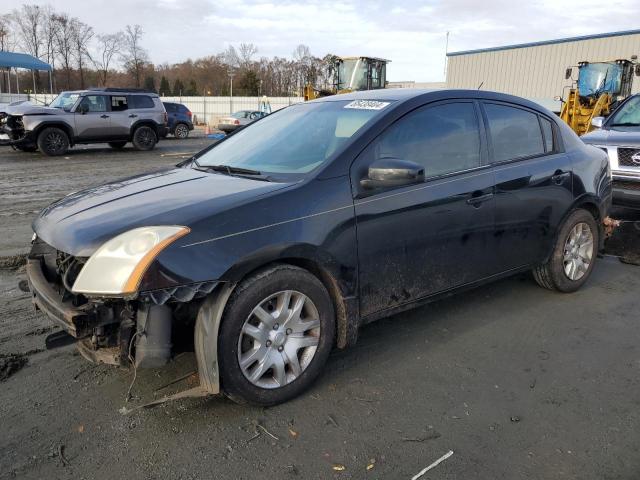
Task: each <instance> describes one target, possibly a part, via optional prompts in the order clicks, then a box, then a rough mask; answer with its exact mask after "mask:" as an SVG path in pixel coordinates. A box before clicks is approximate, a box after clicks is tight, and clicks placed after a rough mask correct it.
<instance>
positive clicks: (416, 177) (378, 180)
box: [360, 158, 424, 190]
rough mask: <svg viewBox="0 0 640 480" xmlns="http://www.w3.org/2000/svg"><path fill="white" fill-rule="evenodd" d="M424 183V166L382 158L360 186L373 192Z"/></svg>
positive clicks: (372, 167) (370, 169)
mask: <svg viewBox="0 0 640 480" xmlns="http://www.w3.org/2000/svg"><path fill="white" fill-rule="evenodd" d="M422 182H424V167H423V166H422V165H418V164H417V163H414V162H409V161H407V160H400V159H398V158H381V159H380V160H376V161H375V162H373V164H371V166H370V167H369V173H368V175H367V177H366V178H363V179H362V180H360V185H361V186H362V187H363V188H365V189H367V190H371V189H373V188H388V187H399V186H403V185H411V184H414V183H422Z"/></svg>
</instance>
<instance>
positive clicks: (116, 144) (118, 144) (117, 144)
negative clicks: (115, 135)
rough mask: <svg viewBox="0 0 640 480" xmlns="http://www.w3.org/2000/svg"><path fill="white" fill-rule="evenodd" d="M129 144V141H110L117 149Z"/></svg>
mask: <svg viewBox="0 0 640 480" xmlns="http://www.w3.org/2000/svg"><path fill="white" fill-rule="evenodd" d="M126 144H127V142H109V146H110V147H111V148H115V149H118V150H119V149H121V148H124V146H125V145H126Z"/></svg>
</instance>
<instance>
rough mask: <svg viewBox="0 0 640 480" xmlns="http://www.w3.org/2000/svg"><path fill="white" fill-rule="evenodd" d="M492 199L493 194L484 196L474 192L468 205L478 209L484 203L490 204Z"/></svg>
mask: <svg viewBox="0 0 640 480" xmlns="http://www.w3.org/2000/svg"><path fill="white" fill-rule="evenodd" d="M492 198H493V193H485V194H482V193H480V192H478V194H476V192H474V193H473V196H472V197H471V198H468V199H467V205H472V206H474V207H476V208H479V207H480V206H481V205H482V204H483V203H484V202H488V201H489V200H491V199H492Z"/></svg>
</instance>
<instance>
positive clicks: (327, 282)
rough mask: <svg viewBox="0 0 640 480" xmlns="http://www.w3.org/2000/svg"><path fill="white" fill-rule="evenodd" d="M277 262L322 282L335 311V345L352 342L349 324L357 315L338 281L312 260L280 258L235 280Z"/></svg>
mask: <svg viewBox="0 0 640 480" xmlns="http://www.w3.org/2000/svg"><path fill="white" fill-rule="evenodd" d="M278 264H288V265H293V266H295V267H300V268H303V269H304V270H307V271H308V272H309V273H311V274H312V275H314V276H315V277H316V278H317V279H318V280H320V282H322V284H323V285H324V287H325V288H326V289H327V292H329V297H330V298H331V302H332V303H333V309H334V311H335V313H336V343H337V346H338V348H345V347H346V346H348V345H350V344H352V343H353V342H354V341H355V340H351V339H350V338H349V337H350V328H349V324H350V323H353V322H357V317H356V318H354V317H355V315H354V314H353V313H350V312H349V308H348V307H347V304H346V302H345V299H344V296H343V295H342V292H341V290H340V286H339V285H338V281H337V280H336V278H335V277H334V276H333V275H332V274H331V273H330V272H329V271H327V270H326V269H325V268H322V267H321V266H320V265H319V264H318V263H316V262H314V261H313V260H309V259H304V258H281V259H278V260H276V261H273V262H269V263H266V264H264V265H260V266H259V267H256V268H254V269H253V270H251V271H248V272H245V273H244V275H243V276H242V278H239V279H237V282H240V281H242V279H244V278H246V277H248V276H250V275H252V274H253V273H254V272H256V271H258V270H263V269H265V268H268V267H270V266H273V265H278ZM352 328H353V327H352Z"/></svg>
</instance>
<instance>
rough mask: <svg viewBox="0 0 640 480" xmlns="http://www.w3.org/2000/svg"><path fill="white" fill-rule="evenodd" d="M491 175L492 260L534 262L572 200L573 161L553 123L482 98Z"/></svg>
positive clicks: (513, 265) (506, 264)
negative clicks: (493, 182)
mask: <svg viewBox="0 0 640 480" xmlns="http://www.w3.org/2000/svg"><path fill="white" fill-rule="evenodd" d="M483 110H484V114H485V120H486V124H487V138H488V143H489V152H490V159H491V162H492V163H493V165H494V171H495V177H496V192H495V194H496V197H495V201H496V240H497V250H496V252H497V262H498V263H497V265H498V266H499V267H500V269H501V270H502V271H508V270H512V269H517V268H519V267H523V266H528V265H533V264H536V263H539V262H541V261H542V260H543V258H544V257H545V256H546V255H547V254H548V252H549V251H550V249H551V246H552V242H553V241H554V235H555V233H556V229H557V227H558V225H559V223H560V221H561V220H562V218H563V216H564V215H565V213H566V212H567V211H568V210H569V208H570V206H571V204H572V203H573V192H572V165H571V159H570V158H569V156H568V155H567V154H565V153H563V152H562V151H561V146H560V145H559V143H558V141H557V139H558V138H559V136H558V132H557V126H556V125H555V123H554V122H552V121H551V120H550V119H548V118H547V117H545V116H543V115H539V114H538V113H537V112H534V111H532V110H527V109H524V108H521V107H518V106H515V105H511V104H505V103H491V102H484V103H483Z"/></svg>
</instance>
